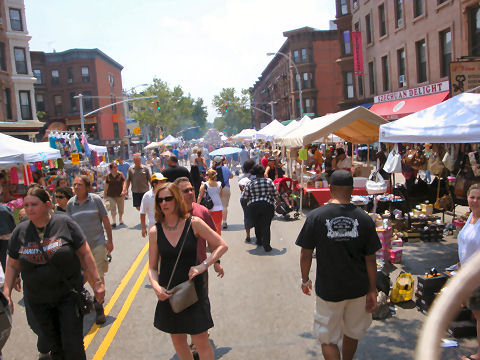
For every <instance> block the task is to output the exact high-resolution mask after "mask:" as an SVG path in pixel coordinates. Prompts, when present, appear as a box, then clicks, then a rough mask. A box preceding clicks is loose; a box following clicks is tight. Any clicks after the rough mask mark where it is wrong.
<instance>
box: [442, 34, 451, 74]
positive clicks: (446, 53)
mask: <svg viewBox="0 0 480 360" xmlns="http://www.w3.org/2000/svg"><path fill="white" fill-rule="evenodd" d="M440 51H441V57H440V76H442V77H444V76H448V70H449V68H450V61H452V33H451V32H450V29H448V30H445V31H442V32H441V33H440Z"/></svg>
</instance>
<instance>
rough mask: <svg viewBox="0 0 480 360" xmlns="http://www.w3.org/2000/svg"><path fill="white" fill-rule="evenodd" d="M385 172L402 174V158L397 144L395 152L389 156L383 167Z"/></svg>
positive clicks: (394, 148)
mask: <svg viewBox="0 0 480 360" xmlns="http://www.w3.org/2000/svg"><path fill="white" fill-rule="evenodd" d="M383 170H384V171H385V172H387V173H390V174H391V173H396V172H397V173H398V172H402V156H401V155H400V153H399V152H398V145H397V144H395V146H394V147H393V150H392V151H390V153H389V154H388V157H387V161H386V162H385V165H384V166H383Z"/></svg>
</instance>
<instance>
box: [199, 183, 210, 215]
mask: <svg viewBox="0 0 480 360" xmlns="http://www.w3.org/2000/svg"><path fill="white" fill-rule="evenodd" d="M204 186H205V192H204V193H203V198H202V200H201V201H200V205H203V206H205V207H206V208H207V209H208V210H210V209H212V208H213V200H212V198H211V197H210V195H208V187H207V184H204Z"/></svg>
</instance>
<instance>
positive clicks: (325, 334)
mask: <svg viewBox="0 0 480 360" xmlns="http://www.w3.org/2000/svg"><path fill="white" fill-rule="evenodd" d="M365 304H366V296H362V297H359V298H355V299H348V300H343V301H339V302H330V301H325V300H323V299H321V298H320V297H318V296H317V303H316V311H315V315H314V323H313V332H314V335H315V336H316V338H317V339H318V340H319V341H320V343H322V344H338V343H339V342H340V340H341V339H342V336H343V335H346V336H348V337H349V338H352V339H356V340H358V339H360V338H362V337H364V336H365V333H366V332H367V329H368V328H369V326H370V324H371V323H372V314H369V313H367V312H366V311H365Z"/></svg>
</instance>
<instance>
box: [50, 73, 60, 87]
mask: <svg viewBox="0 0 480 360" xmlns="http://www.w3.org/2000/svg"><path fill="white" fill-rule="evenodd" d="M58 83H60V73H59V72H58V70H52V85H57V84H58Z"/></svg>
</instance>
